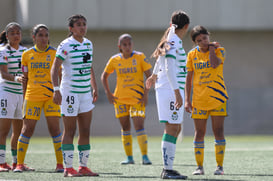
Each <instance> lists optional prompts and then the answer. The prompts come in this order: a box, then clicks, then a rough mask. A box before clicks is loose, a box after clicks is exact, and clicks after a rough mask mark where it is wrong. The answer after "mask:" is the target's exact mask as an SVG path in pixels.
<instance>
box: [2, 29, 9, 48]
mask: <svg viewBox="0 0 273 181" xmlns="http://www.w3.org/2000/svg"><path fill="white" fill-rule="evenodd" d="M6 35H7V34H6V32H5V31H2V32H1V34H0V44H2V43H3V45H6V44H7V43H8V39H7V37H6Z"/></svg>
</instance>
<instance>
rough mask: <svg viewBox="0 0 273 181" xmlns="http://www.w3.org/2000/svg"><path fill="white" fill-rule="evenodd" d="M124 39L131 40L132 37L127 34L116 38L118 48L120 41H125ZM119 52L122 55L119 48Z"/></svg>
mask: <svg viewBox="0 0 273 181" xmlns="http://www.w3.org/2000/svg"><path fill="white" fill-rule="evenodd" d="M126 38H128V39H130V40H132V36H131V35H129V34H127V33H125V34H122V35H120V36H119V38H118V46H120V43H121V41H122V40H124V39H126ZM119 51H120V52H121V53H122V50H121V49H120V48H119Z"/></svg>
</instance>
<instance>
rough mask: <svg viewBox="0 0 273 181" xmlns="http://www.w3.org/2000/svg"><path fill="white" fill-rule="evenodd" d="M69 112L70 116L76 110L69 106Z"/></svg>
mask: <svg viewBox="0 0 273 181" xmlns="http://www.w3.org/2000/svg"><path fill="white" fill-rule="evenodd" d="M67 112H68V113H70V114H71V113H73V112H74V109H73V107H72V105H69V106H68V108H67Z"/></svg>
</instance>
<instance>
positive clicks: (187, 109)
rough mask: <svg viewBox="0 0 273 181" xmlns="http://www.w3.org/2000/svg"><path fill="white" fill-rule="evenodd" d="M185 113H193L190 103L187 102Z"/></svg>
mask: <svg viewBox="0 0 273 181" xmlns="http://www.w3.org/2000/svg"><path fill="white" fill-rule="evenodd" d="M185 111H186V112H188V113H191V112H192V105H191V102H190V101H185Z"/></svg>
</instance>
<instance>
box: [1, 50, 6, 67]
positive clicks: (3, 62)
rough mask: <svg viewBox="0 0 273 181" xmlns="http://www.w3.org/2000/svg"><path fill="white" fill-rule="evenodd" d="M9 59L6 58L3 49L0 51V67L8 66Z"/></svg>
mask: <svg viewBox="0 0 273 181" xmlns="http://www.w3.org/2000/svg"><path fill="white" fill-rule="evenodd" d="M7 64H8V62H7V59H6V58H5V55H4V52H3V49H1V50H0V65H7Z"/></svg>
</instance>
